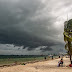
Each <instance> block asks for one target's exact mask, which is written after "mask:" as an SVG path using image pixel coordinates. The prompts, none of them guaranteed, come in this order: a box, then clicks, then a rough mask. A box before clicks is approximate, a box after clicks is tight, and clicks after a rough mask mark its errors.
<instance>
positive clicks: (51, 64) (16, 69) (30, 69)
mask: <svg viewBox="0 0 72 72" xmlns="http://www.w3.org/2000/svg"><path fill="white" fill-rule="evenodd" d="M59 60H60V59H54V60H48V61H42V62H36V63H30V64H26V65H17V66H11V67H0V72H72V68H71V67H66V66H67V65H69V64H70V61H69V58H63V60H64V64H63V67H57V64H58V61H59Z"/></svg>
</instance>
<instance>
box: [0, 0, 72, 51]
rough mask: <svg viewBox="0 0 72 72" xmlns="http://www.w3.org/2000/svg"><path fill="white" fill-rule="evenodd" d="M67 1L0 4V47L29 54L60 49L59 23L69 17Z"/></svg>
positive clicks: (21, 0) (8, 0)
mask: <svg viewBox="0 0 72 72" xmlns="http://www.w3.org/2000/svg"><path fill="white" fill-rule="evenodd" d="M71 2H72V1H71V0H68V1H66V0H30V1H29V0H0V43H1V44H13V45H15V46H24V47H23V49H25V48H26V49H27V50H29V51H31V50H36V48H38V47H39V46H47V47H46V48H40V50H41V51H43V52H44V51H50V50H53V49H52V46H56V45H60V46H63V45H64V42H63V23H64V21H65V20H67V14H68V13H69V19H70V18H71V16H72V14H71V12H72V4H71Z"/></svg>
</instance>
